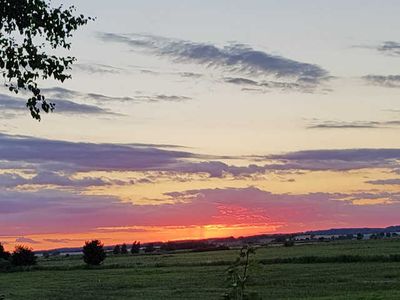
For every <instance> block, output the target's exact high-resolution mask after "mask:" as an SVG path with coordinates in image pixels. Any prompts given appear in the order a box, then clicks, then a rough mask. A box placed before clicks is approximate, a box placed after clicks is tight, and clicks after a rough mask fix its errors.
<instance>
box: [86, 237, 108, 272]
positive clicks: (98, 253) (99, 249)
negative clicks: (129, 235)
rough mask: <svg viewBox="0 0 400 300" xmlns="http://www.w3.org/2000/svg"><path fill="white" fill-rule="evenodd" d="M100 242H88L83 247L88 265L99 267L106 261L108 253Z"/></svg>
mask: <svg viewBox="0 0 400 300" xmlns="http://www.w3.org/2000/svg"><path fill="white" fill-rule="evenodd" d="M103 246H104V245H103V244H102V243H101V242H100V241H99V240H93V241H90V242H89V241H87V242H85V245H84V246H83V260H84V262H85V263H87V264H88V265H95V266H96V265H99V264H101V263H102V262H103V260H105V259H106V252H105V251H104V248H103Z"/></svg>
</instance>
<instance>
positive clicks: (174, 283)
mask: <svg viewBox="0 0 400 300" xmlns="http://www.w3.org/2000/svg"><path fill="white" fill-rule="evenodd" d="M399 254H400V239H388V240H365V241H364V240H363V241H335V242H325V243H314V244H304V245H295V246H293V247H283V246H268V247H258V248H257V249H256V254H255V255H254V256H252V257H251V265H250V278H249V282H248V285H247V289H248V290H249V291H254V292H257V293H258V294H259V295H260V296H261V297H262V299H400V259H398V258H399ZM237 255H238V250H237V249H233V250H225V251H212V252H181V253H165V254H146V255H145V254H140V255H130V254H129V255H118V256H115V255H109V256H108V257H107V259H106V260H105V261H104V263H103V264H102V265H101V266H99V267H86V266H85V265H84V263H83V261H82V259H81V257H80V255H77V256H74V255H71V256H69V257H65V256H55V257H50V258H47V259H46V258H39V260H38V264H37V265H36V266H34V267H31V268H30V269H29V270H25V271H16V272H9V273H0V298H1V297H2V298H3V299H222V295H223V294H224V292H226V291H227V290H228V280H227V279H228V275H227V272H226V270H227V268H228V267H229V265H230V264H231V263H232V262H233V261H234V260H235V258H236V257H237ZM310 257H314V260H310V259H304V258H310ZM343 257H347V260H346V259H344V260H343ZM389 257H392V258H394V259H391V260H389V259H387V258H389ZM315 258H318V259H315ZM349 258H350V259H349ZM354 258H356V259H355V260H356V262H352V259H353V260H354ZM284 259H286V260H284ZM293 259H296V263H293V262H291V260H293Z"/></svg>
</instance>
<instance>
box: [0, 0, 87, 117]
mask: <svg viewBox="0 0 400 300" xmlns="http://www.w3.org/2000/svg"><path fill="white" fill-rule="evenodd" d="M74 12H75V7H74V6H71V7H69V8H67V9H64V8H63V7H62V6H60V7H56V8H52V7H51V6H50V3H49V2H48V1H46V0H18V1H16V0H0V73H2V76H3V78H4V80H5V85H6V86H7V87H8V88H9V90H10V91H12V92H15V93H18V91H19V90H28V91H29V92H30V94H31V97H30V98H29V99H28V101H27V103H26V106H27V108H28V109H29V110H30V113H31V116H32V117H33V118H34V119H37V120H40V113H41V112H42V111H44V112H46V113H48V112H49V111H53V109H54V107H55V105H54V104H53V103H50V102H48V101H46V100H45V97H44V96H43V95H42V93H41V91H40V89H39V87H38V83H37V82H38V80H45V79H50V78H52V79H55V80H57V81H61V82H64V80H65V79H67V78H70V77H71V75H69V74H68V73H67V71H68V70H70V69H71V64H72V63H73V62H74V61H75V57H71V56H57V55H55V50H57V49H66V50H69V49H70V47H71V43H70V42H69V41H68V38H70V37H71V36H72V33H73V32H74V31H75V30H77V29H78V28H79V27H80V26H82V25H85V24H87V22H88V21H89V20H92V18H90V17H89V18H86V17H85V16H83V15H78V16H74V15H73V14H74ZM49 49H50V50H49ZM51 51H53V52H51Z"/></svg>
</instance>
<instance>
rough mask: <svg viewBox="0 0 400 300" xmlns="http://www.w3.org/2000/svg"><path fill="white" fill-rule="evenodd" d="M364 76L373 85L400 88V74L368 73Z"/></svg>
mask: <svg viewBox="0 0 400 300" xmlns="http://www.w3.org/2000/svg"><path fill="white" fill-rule="evenodd" d="M362 78H363V79H364V80H365V81H366V82H367V83H369V84H372V85H378V86H383V87H389V88H400V75H386V76H385V75H366V76H363V77H362Z"/></svg>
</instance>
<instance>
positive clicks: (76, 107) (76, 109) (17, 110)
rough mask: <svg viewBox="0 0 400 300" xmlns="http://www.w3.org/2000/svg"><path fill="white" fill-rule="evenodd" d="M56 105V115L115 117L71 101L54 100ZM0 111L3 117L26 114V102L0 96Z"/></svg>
mask: <svg viewBox="0 0 400 300" xmlns="http://www.w3.org/2000/svg"><path fill="white" fill-rule="evenodd" d="M49 100H50V101H54V102H55V105H56V110H55V112H56V113H73V114H74V115H116V114H115V113H113V112H112V111H110V110H108V109H105V108H101V107H98V106H95V105H90V104H81V103H77V102H74V101H71V100H65V99H54V98H49ZM0 110H1V111H2V115H3V117H4V113H5V114H10V116H15V115H18V114H22V113H26V100H24V99H22V98H17V97H11V96H8V95H5V94H0Z"/></svg>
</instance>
